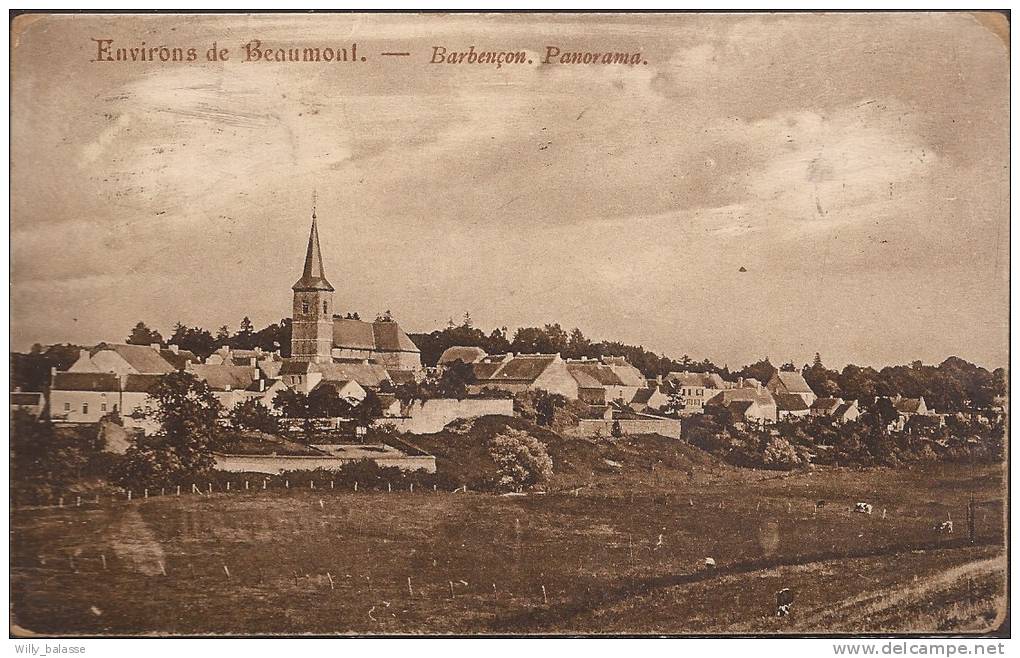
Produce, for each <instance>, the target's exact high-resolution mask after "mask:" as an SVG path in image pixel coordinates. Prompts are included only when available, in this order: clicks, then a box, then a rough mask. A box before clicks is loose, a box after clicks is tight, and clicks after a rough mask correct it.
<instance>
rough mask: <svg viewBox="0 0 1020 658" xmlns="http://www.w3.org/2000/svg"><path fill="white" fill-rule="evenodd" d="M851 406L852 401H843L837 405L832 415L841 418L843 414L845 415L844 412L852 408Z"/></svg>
mask: <svg viewBox="0 0 1020 658" xmlns="http://www.w3.org/2000/svg"><path fill="white" fill-rule="evenodd" d="M853 406H854V403H853V402H844V403H842V404H841V405H839V407H838V408H837V409H836V411H835V413H833V415H834V416H836V417H837V418H842V417H843V416H845V415H846V412H848V411H850V409H852V408H853Z"/></svg>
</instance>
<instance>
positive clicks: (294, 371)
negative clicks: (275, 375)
mask: <svg viewBox="0 0 1020 658" xmlns="http://www.w3.org/2000/svg"><path fill="white" fill-rule="evenodd" d="M310 372H315V368H313V367H312V362H311V361H298V360H296V359H287V360H286V361H284V362H283V366H282V367H281V368H280V372H279V374H280V375H306V374H308V373H310Z"/></svg>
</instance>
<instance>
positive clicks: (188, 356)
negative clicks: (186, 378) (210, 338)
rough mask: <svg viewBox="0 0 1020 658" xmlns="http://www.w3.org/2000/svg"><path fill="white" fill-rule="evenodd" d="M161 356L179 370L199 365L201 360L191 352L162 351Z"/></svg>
mask: <svg viewBox="0 0 1020 658" xmlns="http://www.w3.org/2000/svg"><path fill="white" fill-rule="evenodd" d="M159 355H160V356H161V357H163V358H164V359H166V361H167V362H168V363H169V364H170V365H172V366H173V367H174V368H176V369H177V370H184V366H186V365H187V364H188V362H189V361H190V362H191V363H198V362H199V361H200V359H199V358H198V356H196V355H195V353H194V352H192V351H190V350H177V351H176V352H174V351H173V350H160V351H159Z"/></svg>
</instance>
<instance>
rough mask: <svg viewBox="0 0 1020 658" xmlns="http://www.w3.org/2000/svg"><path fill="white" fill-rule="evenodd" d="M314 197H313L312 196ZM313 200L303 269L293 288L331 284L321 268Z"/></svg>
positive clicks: (323, 286) (328, 287)
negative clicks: (310, 226) (310, 227)
mask: <svg viewBox="0 0 1020 658" xmlns="http://www.w3.org/2000/svg"><path fill="white" fill-rule="evenodd" d="M313 199H314V197H313ZM316 224H317V221H316V217H315V201H314V200H313V201H312V230H311V231H310V232H309V234H308V251H307V252H306V253H305V269H304V272H303V273H302V274H301V278H300V279H298V282H297V283H295V284H294V286H293V289H294V290H328V291H330V292H333V286H332V285H330V283H329V281H327V280H326V273H325V271H324V270H323V268H322V251H321V250H320V249H319V229H318V226H317V225H316Z"/></svg>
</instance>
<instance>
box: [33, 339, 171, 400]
mask: <svg viewBox="0 0 1020 658" xmlns="http://www.w3.org/2000/svg"><path fill="white" fill-rule="evenodd" d="M146 349H149V350H150V351H151V349H152V348H146ZM52 389H53V390H55V391H118V390H120V378H119V377H118V376H117V375H115V374H114V373H112V372H58V373H56V374H55V375H54V376H53V386H52Z"/></svg>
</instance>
